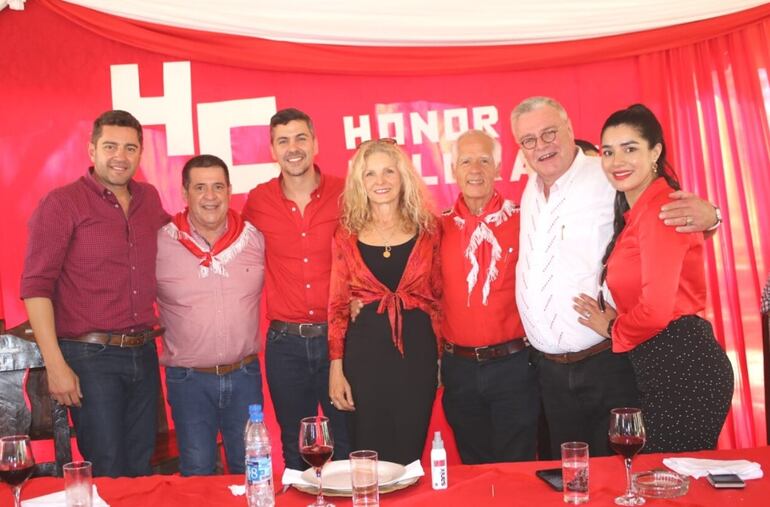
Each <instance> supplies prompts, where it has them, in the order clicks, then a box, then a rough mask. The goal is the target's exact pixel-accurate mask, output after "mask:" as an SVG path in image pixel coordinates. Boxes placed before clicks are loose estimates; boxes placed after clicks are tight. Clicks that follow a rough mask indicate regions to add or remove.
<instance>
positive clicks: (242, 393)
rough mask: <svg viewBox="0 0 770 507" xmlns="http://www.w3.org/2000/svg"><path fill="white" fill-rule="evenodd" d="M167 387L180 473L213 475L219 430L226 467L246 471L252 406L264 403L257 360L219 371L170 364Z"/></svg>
mask: <svg viewBox="0 0 770 507" xmlns="http://www.w3.org/2000/svg"><path fill="white" fill-rule="evenodd" d="M166 389H167V391H168V403H169V405H171V417H172V418H173V419H174V427H175V428H176V438H177V443H178V445H179V471H180V473H181V474H182V475H185V476H187V475H212V474H214V473H215V471H216V464H217V463H216V462H217V433H222V441H223V443H224V445H225V456H226V457H227V467H228V468H229V471H230V473H231V474H242V473H243V472H244V456H245V449H244V444H243V430H244V428H245V427H246V421H247V420H248V419H249V405H251V404H252V403H259V404H262V402H263V400H262V374H261V373H260V369H259V361H252V362H251V363H249V364H247V365H244V366H243V367H242V368H241V369H239V370H236V371H234V372H231V373H228V374H227V375H221V376H220V375H216V374H215V373H201V372H198V371H195V370H193V369H192V368H178V367H171V366H169V367H166Z"/></svg>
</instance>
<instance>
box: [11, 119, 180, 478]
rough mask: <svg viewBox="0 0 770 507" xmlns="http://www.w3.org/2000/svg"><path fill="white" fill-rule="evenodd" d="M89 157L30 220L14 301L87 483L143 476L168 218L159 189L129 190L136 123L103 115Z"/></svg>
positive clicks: (151, 438) (151, 429)
mask: <svg viewBox="0 0 770 507" xmlns="http://www.w3.org/2000/svg"><path fill="white" fill-rule="evenodd" d="M88 153H89V156H90V158H91V161H92V163H93V167H91V168H89V169H88V171H87V173H86V174H85V175H83V176H82V177H80V178H79V179H78V180H76V181H75V182H73V183H70V184H69V185H66V186H64V187H61V188H57V189H55V190H53V191H51V192H50V193H49V194H48V195H46V196H45V197H44V198H43V199H42V200H41V201H40V204H39V205H38V208H37V209H36V210H35V212H34V213H33V215H32V217H31V219H30V221H29V242H28V245H27V255H26V258H25V261H24V272H23V274H22V280H21V297H22V298H23V299H24V303H25V305H26V308H27V314H28V315H29V320H30V323H31V325H32V329H33V330H34V332H35V338H36V340H37V343H38V345H39V346H40V351H41V353H42V355H43V359H44V360H45V364H46V370H47V372H48V386H49V389H50V392H51V396H52V397H53V398H54V399H55V400H56V401H57V402H59V403H61V404H63V405H67V406H69V407H70V411H71V414H72V420H73V423H74V424H75V429H76V431H77V439H78V448H79V449H80V452H81V453H82V454H83V456H84V457H85V458H86V459H88V460H89V461H91V462H92V463H93V467H94V468H93V472H94V474H95V475H108V476H113V477H117V476H123V475H127V476H137V475H147V474H150V473H151V468H150V458H151V456H152V453H153V449H154V444H155V433H156V419H157V407H158V390H159V375H158V356H157V352H156V349H155V341H154V338H155V336H157V335H158V334H159V333H158V331H157V330H154V329H153V326H154V325H155V323H156V318H155V311H154V309H153V303H154V301H155V253H156V237H157V231H158V229H159V228H160V227H161V226H162V225H163V224H164V223H165V222H167V221H168V215H167V214H166V213H165V211H163V207H162V206H161V203H160V197H159V196H158V192H157V190H156V189H155V188H154V187H153V186H152V185H150V184H147V183H140V182H136V181H134V180H133V179H132V177H133V175H134V173H135V172H136V169H137V167H138V165H139V160H140V158H141V154H142V126H141V125H140V124H139V122H138V121H137V120H136V118H134V117H133V116H131V115H130V114H129V113H127V112H125V111H108V112H106V113H104V114H102V115H101V116H100V117H99V118H97V119H96V121H95V122H94V127H93V132H92V134H91V142H90V144H89V146H88Z"/></svg>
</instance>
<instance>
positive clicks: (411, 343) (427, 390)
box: [329, 140, 441, 464]
mask: <svg viewBox="0 0 770 507" xmlns="http://www.w3.org/2000/svg"><path fill="white" fill-rule="evenodd" d="M342 201H343V203H342V206H343V211H342V218H341V224H340V226H339V227H338V228H337V231H336V232H335V235H334V240H333V242H332V273H331V287H330V295H329V358H330V360H331V371H330V375H329V396H330V397H331V400H332V403H333V404H334V405H335V406H336V407H337V408H339V409H341V410H347V411H350V412H351V421H352V425H351V430H352V437H353V448H354V449H374V450H376V451H377V452H378V453H379V456H380V459H382V460H386V461H393V462H397V463H402V464H407V463H410V462H412V461H414V460H416V459H420V456H421V455H422V450H423V447H424V445H425V437H426V434H427V431H428V423H429V422H430V415H431V410H432V406H433V399H434V398H435V395H436V378H437V377H436V375H437V356H438V344H437V336H438V334H437V331H438V329H439V320H440V314H439V303H438V302H439V300H440V299H441V293H440V291H441V287H440V266H439V260H438V252H439V233H438V225H437V221H436V220H435V218H434V216H433V215H432V214H431V211H430V206H429V202H428V196H427V192H426V190H425V186H424V185H423V183H422V180H421V178H420V176H419V175H418V174H417V173H416V171H415V170H414V168H413V167H412V165H411V163H410V161H409V159H408V158H407V156H406V154H405V153H404V152H403V151H402V150H401V149H399V148H398V146H396V145H395V144H394V143H392V142H391V141H390V140H376V141H368V142H366V143H363V144H362V145H361V146H360V147H359V148H358V151H357V152H356V154H355V155H354V157H353V160H352V163H351V166H350V170H349V172H348V176H347V179H346V181H345V191H344V193H343V195H342ZM352 299H358V300H360V302H361V303H363V308H362V309H361V312H360V313H359V314H358V315H357V316H356V318H355V321H352V320H351V318H350V301H351V300H352Z"/></svg>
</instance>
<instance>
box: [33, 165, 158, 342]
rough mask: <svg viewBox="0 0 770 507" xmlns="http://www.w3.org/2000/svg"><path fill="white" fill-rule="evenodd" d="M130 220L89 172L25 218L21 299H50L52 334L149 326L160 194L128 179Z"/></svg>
mask: <svg viewBox="0 0 770 507" xmlns="http://www.w3.org/2000/svg"><path fill="white" fill-rule="evenodd" d="M128 189H129V191H130V192H131V204H130V205H129V209H128V217H126V215H125V214H124V213H123V209H122V208H121V207H120V204H118V200H117V198H116V197H115V195H114V194H113V193H112V192H111V191H109V190H107V189H106V188H105V187H104V186H102V185H101V184H100V183H98V182H97V181H96V180H95V179H94V177H93V174H92V170H89V172H88V173H87V174H86V175H85V176H82V177H81V178H79V179H78V180H77V181H75V182H73V183H70V184H69V185H65V186H63V187H60V188H57V189H55V190H53V191H52V192H50V193H49V194H48V195H47V196H45V197H44V198H43V199H42V200H41V201H40V204H39V205H38V207H37V209H36V210H35V212H34V213H33V214H32V218H30V221H29V240H28V244H27V255H26V258H25V260H24V272H23V274H22V278H21V297H22V298H23V299H26V298H33V297H45V298H49V299H50V300H51V302H52V303H53V308H54V317H55V325H56V332H57V334H58V336H60V337H64V338H73V337H76V336H79V335H82V334H84V333H88V332H91V331H119V332H134V331H140V330H144V329H148V328H150V327H152V326H153V325H154V324H155V322H156V318H155V310H154V308H153V303H154V302H155V254H156V251H157V247H156V244H157V243H156V235H157V232H158V229H159V228H160V227H161V226H162V225H163V224H164V223H166V222H168V219H169V216H168V214H167V213H166V212H165V211H163V207H162V206H161V203H160V197H159V196H158V191H157V190H156V189H155V187H153V186H152V185H150V184H148V183H140V182H135V181H133V180H132V181H130V182H129V185H128Z"/></svg>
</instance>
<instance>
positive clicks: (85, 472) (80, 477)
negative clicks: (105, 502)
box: [62, 461, 94, 507]
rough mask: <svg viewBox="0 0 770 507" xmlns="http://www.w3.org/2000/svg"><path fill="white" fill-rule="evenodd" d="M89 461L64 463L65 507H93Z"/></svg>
mask: <svg viewBox="0 0 770 507" xmlns="http://www.w3.org/2000/svg"><path fill="white" fill-rule="evenodd" d="M91 470H92V467H91V462H90V461H73V462H71V463H65V464H64V466H63V467H62V471H63V472H64V494H65V496H66V498H67V507H91V505H93V497H92V495H93V489H94V488H93V476H92V471H91Z"/></svg>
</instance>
